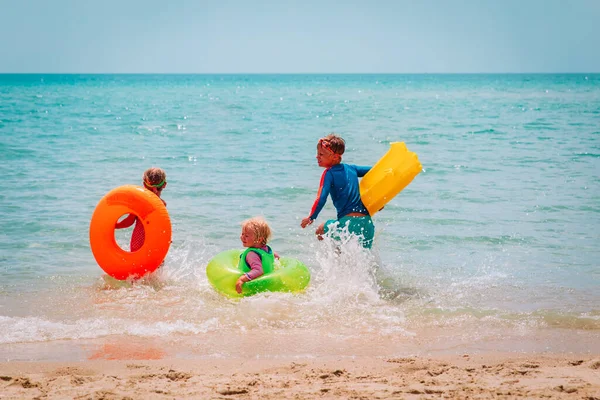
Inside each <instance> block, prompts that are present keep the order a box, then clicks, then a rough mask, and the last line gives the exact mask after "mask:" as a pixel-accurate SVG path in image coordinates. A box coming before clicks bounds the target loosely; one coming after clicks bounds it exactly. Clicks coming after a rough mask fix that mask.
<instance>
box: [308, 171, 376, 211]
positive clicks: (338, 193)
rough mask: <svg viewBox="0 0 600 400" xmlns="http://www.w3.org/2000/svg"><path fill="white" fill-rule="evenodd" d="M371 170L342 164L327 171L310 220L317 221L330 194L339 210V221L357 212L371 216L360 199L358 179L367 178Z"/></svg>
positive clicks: (322, 177) (322, 179) (324, 173)
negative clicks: (366, 175)
mask: <svg viewBox="0 0 600 400" xmlns="http://www.w3.org/2000/svg"><path fill="white" fill-rule="evenodd" d="M370 170H371V167H364V166H358V165H352V164H342V163H340V164H337V165H334V166H333V167H331V168H328V169H326V170H325V171H324V172H323V175H322V176H321V183H320V185H319V191H318V193H317V199H316V200H315V203H314V204H313V207H312V210H311V212H310V219H313V220H314V219H317V216H318V215H319V213H320V212H321V210H322V209H323V206H324V205H325V202H326V201H327V196H329V194H331V200H332V201H333V205H334V206H335V209H336V210H337V218H338V219H340V218H342V217H343V216H345V215H348V214H350V213H355V212H358V213H361V214H365V215H369V211H368V210H367V208H366V207H365V205H364V204H363V202H362V200H361V199H360V190H359V184H358V178H359V177H363V176H365V174H366V173H367V172H369V171H370Z"/></svg>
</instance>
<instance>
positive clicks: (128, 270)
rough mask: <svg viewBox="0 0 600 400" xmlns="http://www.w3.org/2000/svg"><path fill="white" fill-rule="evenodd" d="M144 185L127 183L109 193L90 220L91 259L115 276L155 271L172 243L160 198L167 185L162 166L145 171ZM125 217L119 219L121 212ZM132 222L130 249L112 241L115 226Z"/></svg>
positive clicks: (169, 226)
mask: <svg viewBox="0 0 600 400" xmlns="http://www.w3.org/2000/svg"><path fill="white" fill-rule="evenodd" d="M143 179H144V187H145V188H142V187H140V186H134V185H126V186H121V187H118V188H116V189H113V190H111V191H110V192H108V193H107V194H106V195H105V196H104V197H103V198H102V199H101V200H100V202H99V203H98V205H97V206H96V209H95V211H94V214H93V215H92V220H91V222H90V245H91V248H92V253H93V254H94V258H95V259H96V262H97V263H98V265H100V267H101V268H102V269H103V270H104V272H106V273H107V274H108V275H110V276H112V277H113V278H116V279H121V280H123V279H127V278H128V277H138V278H139V277H141V276H143V275H145V274H146V273H149V272H153V271H155V270H156V269H157V268H158V267H159V266H160V265H161V263H162V262H163V260H164V259H165V257H166V255H167V253H168V251H169V246H170V245H171V220H170V218H169V213H168V212H167V208H166V204H167V203H166V202H165V201H164V200H162V199H161V198H160V195H161V192H162V190H163V189H164V188H165V187H166V186H167V180H166V174H165V172H164V171H163V170H162V169H161V168H150V169H148V170H146V172H144V176H143ZM125 214H128V215H127V217H126V218H125V219H123V220H122V221H119V218H121V217H122V216H123V215H125ZM133 223H135V227H134V229H133V234H132V235H131V243H130V250H131V251H130V252H128V251H125V250H123V249H121V247H120V246H119V245H118V244H117V242H116V240H115V234H114V231H115V229H121V228H127V227H129V226H131V225H133Z"/></svg>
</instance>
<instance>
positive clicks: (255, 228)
mask: <svg viewBox="0 0 600 400" xmlns="http://www.w3.org/2000/svg"><path fill="white" fill-rule="evenodd" d="M246 228H248V229H250V230H251V231H252V232H254V237H255V238H256V240H257V241H258V242H261V243H262V244H263V245H266V244H267V243H268V242H269V239H271V228H269V224H268V223H267V221H265V219H264V218H262V217H252V218H250V219H247V220H245V221H243V222H242V229H246Z"/></svg>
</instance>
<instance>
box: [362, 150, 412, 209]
mask: <svg viewBox="0 0 600 400" xmlns="http://www.w3.org/2000/svg"><path fill="white" fill-rule="evenodd" d="M422 169H423V167H422V166H421V163H420V162H419V157H417V155H416V154H415V153H413V152H412V151H409V150H408V148H407V147H406V144H404V142H393V143H390V149H389V150H388V152H387V153H386V154H385V155H384V156H383V157H381V159H380V160H379V161H377V163H376V164H375V165H374V166H373V168H371V170H370V171H369V172H368V173H367V174H366V175H365V176H364V177H363V178H362V179H361V181H360V197H361V200H362V202H363V204H364V205H365V207H367V210H369V214H371V216H373V215H374V214H375V213H376V212H377V211H379V210H381V209H382V208H383V206H385V205H386V204H387V203H388V201H390V200H391V199H393V198H394V197H395V196H396V195H397V194H398V193H400V192H401V191H402V189H404V188H405V187H406V185H408V184H409V183H410V182H411V181H412V180H413V179H414V178H415V176H417V175H418V174H419V172H421V170H422Z"/></svg>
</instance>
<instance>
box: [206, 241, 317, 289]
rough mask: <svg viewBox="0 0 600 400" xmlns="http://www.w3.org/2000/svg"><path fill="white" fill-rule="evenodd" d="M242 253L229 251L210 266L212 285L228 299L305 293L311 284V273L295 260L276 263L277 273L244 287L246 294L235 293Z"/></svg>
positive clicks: (282, 258) (286, 258)
mask: <svg viewBox="0 0 600 400" xmlns="http://www.w3.org/2000/svg"><path fill="white" fill-rule="evenodd" d="M241 254H242V251H241V250H226V251H223V252H221V253H219V254H217V255H216V256H214V257H213V258H212V259H211V260H210V261H209V263H208V265H207V266H206V276H207V277H208V281H209V282H210V284H211V285H212V286H213V287H214V288H215V289H216V290H217V291H218V292H220V293H222V294H224V295H225V296H227V297H244V296H252V295H253V294H256V293H260V292H291V293H296V292H301V291H302V290H304V289H305V288H306V287H307V286H308V283H309V282H310V272H309V271H308V268H306V266H305V265H304V264H302V263H301V262H300V261H299V260H296V259H295V258H289V257H281V258H280V259H279V262H277V260H275V270H274V271H273V272H271V273H269V274H265V275H262V276H259V277H258V278H256V279H253V280H251V281H250V282H246V283H244V285H243V286H242V294H239V293H238V292H236V291H235V283H236V281H237V280H238V278H239V277H240V276H241V275H242V271H240V270H239V269H238V263H239V261H240V255H241Z"/></svg>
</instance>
